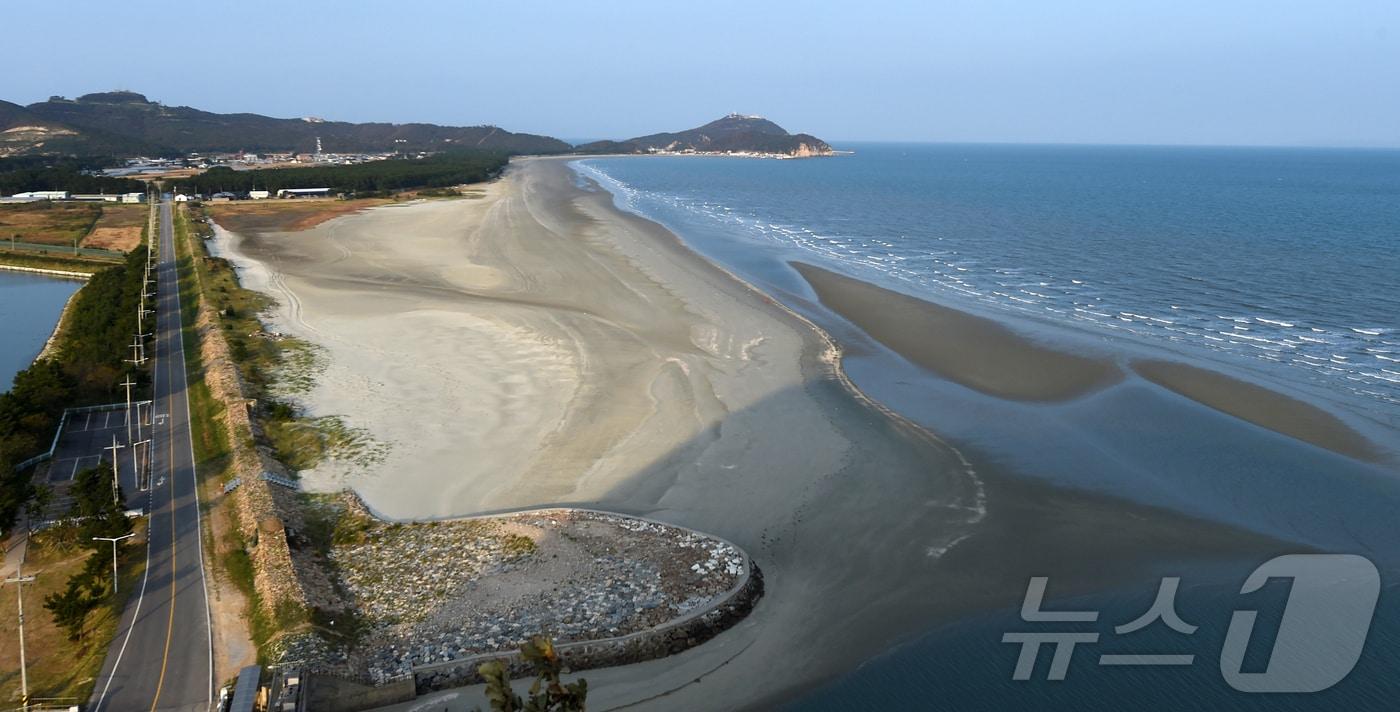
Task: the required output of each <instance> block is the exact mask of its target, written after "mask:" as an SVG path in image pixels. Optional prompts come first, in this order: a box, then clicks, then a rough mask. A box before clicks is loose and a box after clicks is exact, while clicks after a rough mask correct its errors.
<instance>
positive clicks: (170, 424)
mask: <svg viewBox="0 0 1400 712" xmlns="http://www.w3.org/2000/svg"><path fill="white" fill-rule="evenodd" d="M162 227H164V224H163V222H162ZM173 237H174V236H172V240H173ZM172 256H173V255H172ZM176 264H177V265H178V263H176ZM177 269H178V266H177ZM177 278H178V275H177ZM162 299H169V295H168V294H167V295H163V296H162ZM167 321H169V320H168V319H167ZM156 331H157V333H159V331H160V329H159V324H157V329H156ZM157 338H159V337H157ZM156 353H157V355H159V353H160V350H159V347H158V346H157V350H156ZM173 360H174V359H172V358H167V359H165V382H166V384H167V388H170V392H169V393H167V394H166V397H165V410H166V413H167V414H168V415H167V416H166V421H165V423H166V426H167V429H168V431H169V432H168V435H169V437H167V438H166V440H167V442H168V444H169V446H170V453H169V455H168V456H167V459H166V461H165V471H166V474H167V475H168V476H167V478H166V484H167V485H168V486H169V488H170V620H169V621H167V622H166V628H165V652H164V654H163V655H162V656H161V660H160V678H159V679H158V680H157V681H156V694H155V698H154V699H152V700H151V712H155V709H156V705H158V704H159V703H160V691H161V688H162V687H164V686H165V670H166V666H167V665H168V664H169V663H170V641H171V639H172V638H173V637H174V634H175V413H174V409H173V408H171V405H172V403H171V401H173V400H174V393H175V389H174V388H173V386H174V383H175V382H174V381H173V380H171V376H170V362H171V361H173Z"/></svg>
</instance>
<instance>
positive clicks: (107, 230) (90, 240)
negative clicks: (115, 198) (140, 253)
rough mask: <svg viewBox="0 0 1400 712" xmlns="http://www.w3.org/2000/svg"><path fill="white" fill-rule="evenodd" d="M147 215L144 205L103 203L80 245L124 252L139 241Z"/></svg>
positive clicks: (146, 208) (147, 210)
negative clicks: (100, 213)
mask: <svg viewBox="0 0 1400 712" xmlns="http://www.w3.org/2000/svg"><path fill="white" fill-rule="evenodd" d="M149 216H150V208H149V207H147V206H145V205H103V206H102V216H101V217H99V218H98V219H97V224H96V225H94V226H93V228H92V232H90V233H88V236H87V237H85V238H83V244H82V246H83V247H93V248H97V249H102V250H117V251H120V252H126V251H128V250H130V249H132V248H134V247H136V246H137V245H138V244H140V243H141V228H143V227H145V225H146V220H147V219H148V217H149Z"/></svg>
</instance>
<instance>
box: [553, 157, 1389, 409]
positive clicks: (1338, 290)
mask: <svg viewBox="0 0 1400 712" xmlns="http://www.w3.org/2000/svg"><path fill="white" fill-rule="evenodd" d="M852 148H854V149H855V153H854V155H849V156H841V157H836V158H830V159H821V160H803V161H770V160H753V159H727V158H711V157H645V158H603V159H593V160H588V161H585V162H582V163H581V164H580V170H581V171H582V172H583V173H584V174H585V175H588V176H590V177H592V178H595V179H597V180H598V181H600V182H601V183H602V184H603V185H604V186H605V187H607V188H608V189H609V190H610V191H612V192H614V193H615V194H616V195H617V196H618V199H619V202H620V203H622V204H623V205H624V207H627V208H629V209H631V210H634V211H636V212H639V213H641V214H644V215H647V216H649V217H653V218H655V219H657V220H658V221H660V222H662V223H664V224H666V225H668V226H670V227H672V228H673V229H676V230H677V231H678V232H679V233H681V234H682V235H685V234H686V233H687V232H690V231H696V232H704V231H711V232H714V231H718V230H722V231H723V232H725V233H726V234H728V235H730V236H731V237H732V239H733V240H735V241H738V242H745V241H746V242H747V243H748V244H749V245H750V246H751V247H752V248H754V249H756V250H767V251H768V252H769V254H770V255H771V254H779V255H784V256H786V257H788V258H791V259H802V260H806V261H810V262H813V263H816V264H821V265H823V266H826V267H829V268H832V269H835V270H837V271H842V272H845V273H847V274H851V275H852V276H857V277H861V278H863V279H867V280H870V281H874V282H876V283H879V284H881V285H883V286H887V287H892V288H895V289H898V290H900V291H903V292H906V293H909V294H912V295H914V296H921V297H925V298H931V299H934V300H937V301H941V302H944V303H947V304H949V305H951V306H963V307H967V308H972V309H974V310H984V311H991V312H993V313H995V312H1003V313H1007V314H1017V315H1022V316H1030V317H1032V318H1035V319H1039V320H1044V321H1048V322H1050V323H1056V324H1062V325H1066V326H1073V327H1076V328H1080V329H1084V330H1087V331H1089V332H1090V333H1101V334H1108V335H1117V336H1126V337H1129V338H1132V339H1140V340H1145V341H1147V342H1149V343H1154V342H1155V343H1160V344H1164V345H1170V346H1171V347H1172V348H1174V349H1185V350H1187V351H1188V352H1191V351H1195V352H1199V353H1201V354H1204V355H1212V354H1213V355H1215V356H1216V357H1219V358H1223V359H1226V360H1233V361H1235V362H1238V363H1245V364H1248V365H1250V366H1253V367H1256V368H1265V369H1269V370H1270V371H1272V372H1273V373H1275V374H1277V375H1278V376H1279V378H1281V379H1282V380H1286V381H1289V382H1291V383H1294V384H1297V385H1299V386H1302V387H1310V388H1312V389H1313V390H1314V391H1315V392H1317V393H1324V394H1337V393H1343V394H1346V396H1348V400H1349V401H1350V403H1351V405H1353V406H1355V407H1356V408H1359V409H1361V410H1363V411H1365V412H1366V413H1367V414H1368V415H1369V416H1371V417H1374V418H1376V419H1378V420H1380V421H1381V422H1384V423H1386V424H1388V425H1391V426H1395V425H1397V424H1400V249H1397V248H1400V151H1393V150H1391V151H1385V150H1375V151H1368V150H1332V149H1260V148H1175V147H1173V148H1157V147H1107V146H1105V147H1083V146H998V145H891V144H869V145H855V146H852ZM729 257H731V258H732V257H733V252H732V251H731V253H730V255H729Z"/></svg>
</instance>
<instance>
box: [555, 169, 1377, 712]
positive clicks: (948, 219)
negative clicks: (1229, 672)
mask: <svg viewBox="0 0 1400 712" xmlns="http://www.w3.org/2000/svg"><path fill="white" fill-rule="evenodd" d="M843 148H852V149H854V150H855V153H854V155H849V156H841V157H836V158H831V159H820V160H802V161H772V160H754V159H730V158H713V157H638V158H599V159H589V160H587V161H583V162H580V163H578V164H575V165H576V166H578V170H579V172H580V175H581V176H586V177H589V178H592V179H594V180H597V181H598V182H599V183H600V184H601V185H603V186H604V187H605V188H607V189H608V190H609V191H611V192H612V193H613V194H614V195H615V196H616V199H617V202H618V203H619V204H621V205H622V206H623V207H624V208H627V209H630V210H632V211H634V212H637V213H640V214H642V215H645V216H647V217H650V218H652V219H655V220H657V221H658V222H661V223H662V224H664V225H666V226H667V227H669V228H671V229H672V230H673V231H675V232H676V233H677V234H679V235H680V236H681V237H682V238H683V239H684V240H685V241H686V242H687V243H688V244H689V245H690V246H691V247H693V248H694V249H697V250H698V251H700V252H701V253H702V254H705V255H706V256H707V257H710V258H711V259H713V260H715V261H717V262H719V263H720V264H722V265H724V266H726V267H727V268H729V269H731V270H732V271H734V272H735V273H736V274H738V275H740V276H741V277H744V278H745V279H748V280H749V281H751V282H753V283H754V284H756V285H758V286H759V287H760V288H763V289H766V290H769V291H770V292H773V293H774V294H775V296H778V298H780V299H783V300H784V301H787V302H788V303H789V304H792V305H794V307H795V308H797V309H798V310H799V311H801V312H802V313H804V314H806V315H808V316H812V317H813V318H815V319H816V320H817V321H818V322H819V323H821V324H822V325H823V326H824V327H827V328H828V329H834V330H835V331H833V333H834V335H835V336H836V337H837V338H838V339H843V338H844V337H845V336H847V334H846V333H843V332H842V331H841V329H848V328H849V327H842V326H841V324H840V323H839V320H834V319H826V320H823V319H822V318H821V317H822V315H821V314H820V313H819V310H815V311H814V310H813V309H812V308H811V307H810V305H808V306H803V305H802V303H801V302H802V301H803V299H805V295H807V294H808V292H807V291H806V289H805V287H804V286H803V285H802V283H801V282H800V278H799V277H797V276H796V275H795V274H793V273H791V271H790V270H786V269H785V268H784V267H782V265H783V264H784V263H785V262H786V261H789V260H803V261H808V262H812V263H815V264H820V265H822V266H825V267H827V268H830V269H834V270H836V271H840V272H844V273H846V274H849V275H851V276H854V277H858V278H861V279H865V280H868V281H872V282H875V283H878V284H881V285H882V286H886V287H890V288H893V289H897V290H899V291H903V292H906V293H909V294H912V295H915V296H920V297H924V298H928V299H932V300H934V301H938V302H941V303H944V304H948V305H950V306H954V307H961V308H965V309H968V310H971V311H974V312H977V313H981V314H984V315H989V316H993V317H996V316H1003V317H1005V318H1006V319H1007V320H1008V321H1011V322H1013V323H1015V324H1017V325H1018V326H1025V325H1030V326H1031V327H1032V328H1034V329H1036V332H1035V333H1036V334H1037V335H1040V334H1046V335H1048V336H1049V337H1050V338H1058V337H1057V336H1056V334H1060V333H1063V334H1072V335H1073V338H1072V339H1071V340H1072V341H1074V343H1088V344H1091V345H1093V344H1095V343H1098V344H1115V345H1127V347H1128V352H1129V353H1141V352H1142V350H1145V351H1146V352H1148V353H1158V352H1162V351H1165V352H1168V353H1171V354H1173V355H1174V357H1176V358H1180V359H1183V360H1186V361H1190V362H1195V363H1200V364H1202V365H1206V366H1208V367H1210V366H1218V367H1220V368H1222V369H1224V370H1226V371H1229V372H1231V373H1235V374H1241V373H1245V374H1249V375H1250V377H1256V378H1262V379H1263V380H1265V381H1267V382H1268V383H1270V384H1273V385H1276V386H1277V385H1280V384H1282V385H1283V386H1286V390H1288V391H1289V392H1290V393H1292V394H1294V395H1297V396H1299V397H1305V398H1307V399H1310V400H1315V401H1317V402H1322V403H1324V404H1325V405H1326V406H1328V407H1329V408H1330V409H1331V410H1333V412H1337V413H1338V414H1339V415H1343V416H1344V417H1345V418H1346V419H1347V420H1348V422H1350V423H1352V424H1354V425H1358V426H1365V427H1364V428H1363V430H1365V432H1367V434H1368V435H1371V436H1375V437H1377V438H1379V441H1380V442H1381V443H1382V444H1383V447H1392V448H1393V447H1395V444H1396V443H1397V442H1400V440H1397V438H1396V433H1397V432H1400V431H1397V428H1400V151H1361V150H1323V149H1232V148H1153V147H1067V146H980V145H979V146H972V145H890V144H875V145H848V146H843ZM1042 326H1043V327H1044V329H1041V328H1040V327H1042ZM1066 338H1069V337H1066ZM846 368H847V372H848V373H849V374H850V375H851V376H852V378H853V379H854V380H855V382H856V383H857V384H859V385H860V386H861V387H862V388H863V389H864V390H866V392H867V393H869V394H870V395H872V396H873V397H875V398H877V399H879V400H882V401H883V402H885V403H886V404H888V405H891V406H892V407H894V408H895V409H896V410H900V411H901V412H903V413H904V414H906V415H909V416H910V417H912V418H913V419H914V420H915V421H916V422H920V423H922V424H925V425H927V426H929V427H931V428H932V429H934V430H935V431H936V432H939V433H940V434H941V435H943V436H945V437H948V438H949V439H950V440H952V441H953V442H956V443H959V444H960V445H962V446H964V447H967V448H968V449H970V450H971V451H975V452H978V453H982V454H984V455H988V456H990V457H992V458H993V459H994V460H995V461H997V462H998V463H999V464H1001V465H1004V466H1006V467H1008V468H1010V469H1012V470H1015V471H1020V472H1029V473H1034V476H1036V477H1040V478H1043V479H1046V480H1048V481H1051V482H1054V483H1057V484H1061V485H1064V486H1069V487H1078V488H1085V489H1092V490H1097V491H1102V492H1107V493H1110V494H1113V495H1115V496H1119V497H1123V498H1128V499H1133V500H1137V501H1141V502H1144V503H1147V504H1152V505H1156V506H1162V507H1167V508H1171V509H1174V510H1176V511H1180V512H1183V513H1187V514H1190V515H1192V516H1198V517H1203V518H1207V519H1213V520H1217V521H1222V522H1227V523H1230V524H1232V525H1235V526H1239V527H1241V528H1244V529H1249V530H1252V531H1256V532H1261V533H1266V534H1269V535H1272V536H1276V537H1279V538H1281V539H1283V540H1286V541H1294V542H1305V543H1306V545H1310V546H1314V547H1317V548H1318V549H1319V550H1323V551H1340V552H1350V553H1361V554H1363V555H1365V556H1367V557H1368V558H1370V559H1371V560H1372V561H1374V562H1375V563H1376V565H1377V566H1378V567H1379V568H1380V570H1381V576H1382V585H1383V589H1382V592H1381V598H1380V603H1379V606H1378V609H1377V610H1378V613H1377V616H1376V620H1375V622H1374V624H1373V626H1372V628H1371V631H1370V637H1369V638H1368V639H1367V643H1366V648H1365V652H1364V654H1363V656H1362V658H1361V661H1360V663H1359V664H1358V665H1357V667H1356V669H1355V670H1354V671H1353V672H1352V674H1351V675H1350V676H1349V677H1347V678H1346V679H1345V680H1343V681H1342V682H1341V683H1340V684H1338V685H1336V686H1335V687H1333V688H1332V689H1330V690H1327V691H1325V692H1322V693H1318V694H1311V695H1286V696H1279V695H1267V694H1266V695H1246V694H1243V693H1240V692H1237V691H1235V690H1233V689H1231V688H1230V687H1229V686H1228V685H1226V684H1225V682H1224V679H1223V678H1222V676H1221V673H1220V670H1219V653H1220V649H1221V643H1222V638H1223V636H1224V631H1225V630H1226V628H1227V627H1228V623H1229V620H1230V616H1231V614H1232V612H1233V611H1234V610H1236V609H1242V608H1255V609H1257V610H1259V611H1260V613H1259V620H1260V624H1259V630H1260V634H1259V636H1258V637H1257V638H1252V639H1251V642H1250V649H1249V656H1247V658H1246V661H1247V662H1248V663H1249V670H1250V671H1260V670H1263V669H1266V667H1267V665H1268V664H1269V654H1268V651H1269V650H1270V648H1271V646H1272V643H1273V638H1272V636H1271V635H1270V632H1271V631H1272V630H1274V629H1276V628H1277V626H1278V621H1279V620H1280V618H1281V616H1282V613H1281V612H1282V609H1283V606H1284V603H1285V601H1286V600H1287V598H1288V595H1289V591H1288V586H1287V585H1286V580H1284V583H1285V585H1283V586H1282V587H1280V586H1276V585H1275V584H1274V583H1271V584H1269V586H1268V587H1266V590H1265V591H1263V592H1258V593H1255V594H1253V595H1252V596H1242V595H1241V594H1240V589H1241V582H1242V581H1243V579H1244V577H1245V576H1246V575H1247V574H1248V573H1249V571H1251V570H1252V569H1253V568H1254V566H1255V565H1257V564H1258V563H1259V562H1257V561H1240V562H1234V563H1231V562H1217V563H1215V564H1210V565H1207V566H1205V567H1202V566H1201V565H1199V563H1183V564H1182V565H1181V568H1182V571H1181V573H1182V575H1183V580H1182V590H1181V594H1180V595H1179V597H1178V599H1177V600H1178V608H1177V610H1178V612H1179V613H1180V614H1181V616H1182V617H1183V618H1184V619H1185V620H1187V621H1188V622H1189V623H1192V624H1197V625H1200V630H1199V631H1198V632H1197V633H1196V634H1195V635H1194V636H1192V637H1186V636H1182V635H1179V634H1177V633H1175V632H1173V631H1171V630H1167V629H1163V628H1162V627H1161V626H1160V625H1159V626H1157V627H1156V628H1154V629H1149V630H1147V631H1143V632H1142V633H1140V634H1137V635H1136V636H1135V637H1133V638H1129V639H1116V638H1114V636H1111V635H1110V634H1111V633H1112V632H1113V631H1112V628H1113V626H1114V625H1116V624H1120V623H1124V622H1126V621H1129V620H1132V619H1134V618H1136V617H1137V616H1138V615H1139V614H1141V613H1142V612H1143V611H1145V610H1146V609H1147V608H1148V607H1150V604H1151V603H1152V599H1153V595H1154V594H1155V589H1151V588H1144V587H1142V586H1137V585H1135V586H1133V587H1129V588H1125V589H1122V590H1110V591H1100V592H1097V593H1094V594H1091V595H1086V596H1081V597H1078V598H1075V599H1073V600H1069V601H1056V602H1055V604H1054V607H1055V608H1063V609H1084V610H1097V611H1100V612H1101V614H1102V615H1101V619H1100V621H1099V622H1098V623H1097V624H1094V625H1089V626H1080V627H1078V628H1076V630H1088V631H1097V632H1100V633H1103V634H1104V642H1105V645H1102V646H1095V648H1094V649H1092V650H1090V649H1086V650H1085V652H1084V653H1083V654H1077V655H1076V656H1075V657H1074V658H1073V660H1072V662H1071V667H1070V670H1069V676H1068V678H1067V680H1065V681H1046V680H1045V679H1044V677H1045V672H1046V668H1047V666H1048V658H1049V652H1048V651H1045V652H1042V654H1041V662H1040V665H1039V666H1038V667H1037V668H1036V677H1037V680H1034V681H1028V682H1015V681H1013V680H1012V679H1011V675H1012V670H1013V669H1014V668H1015V665H1016V660H1017V654H1018V652H1019V649H1018V647H1017V646H1015V645H1011V644H1006V643H1003V642H1002V641H1001V636H1002V634H1003V633H1004V632H1007V631H1016V630H1027V629H1030V630H1034V629H1035V628H1034V626H1028V625H1026V624H1024V623H1023V622H1022V621H1021V620H1020V619H1019V616H1018V611H1016V610H1005V611H999V612H998V611H992V612H987V613H985V614H982V615H978V616H974V617H970V618H966V619H963V620H960V621H956V622H953V623H950V624H949V625H947V626H945V627H941V628H939V629H937V630H933V631H911V637H910V639H909V640H908V641H906V642H904V643H903V644H902V645H899V646H897V647H894V648H893V649H891V650H889V651H888V652H886V653H885V654H884V655H882V656H881V657H878V658H876V659H873V660H871V661H869V662H868V663H867V664H866V665H864V666H862V667H860V668H859V669H857V670H855V671H852V672H850V673H848V674H846V675H843V676H841V677H838V678H836V679H833V680H830V681H828V682H827V683H826V684H822V685H818V686H815V687H814V688H813V689H812V690H810V691H809V693H808V694H805V695H802V696H800V698H799V699H798V700H797V701H795V702H794V703H792V704H791V705H790V709H792V710H804V711H805V710H889V709H948V710H1003V709H1048V710H1066V711H1067V710H1076V711H1078V710H1090V709H1092V710H1120V709H1143V710H1149V709H1150V710H1158V709H1161V710H1179V709H1241V710H1273V709H1284V710H1295V711H1297V710H1330V709H1356V710H1390V709H1397V708H1400V707H1398V706H1397V705H1398V704H1400V703H1397V702H1396V701H1397V700H1400V676H1397V675H1395V674H1394V672H1393V666H1394V663H1395V660H1396V659H1398V658H1400V553H1397V552H1400V547H1398V546H1397V543H1400V536H1397V532H1400V529H1397V524H1396V522H1400V484H1397V482H1400V480H1397V475H1398V474H1400V473H1396V472H1395V470H1394V468H1393V465H1392V464H1381V465H1374V464H1364V463H1359V462H1356V461H1352V460H1349V459H1347V458H1343V457H1339V456H1336V455H1334V454H1331V453H1326V452H1322V451H1319V450H1317V449H1316V448H1310V447H1308V446H1305V445H1302V444H1300V443H1297V442H1296V441H1289V440H1288V439H1287V438H1284V437H1282V436H1278V435H1276V434H1273V433H1268V432H1266V431H1262V430H1261V429H1258V428H1252V427H1251V426H1248V425H1247V424H1243V423H1240V422H1239V421H1234V420H1233V419H1230V418H1228V417H1226V416H1222V415H1220V414H1218V413H1213V412H1210V411H1208V410H1207V409H1203V408H1201V407H1198V406H1196V405H1195V404H1191V403H1187V402H1183V401H1182V400H1181V399H1173V398H1170V397H1162V396H1161V395H1160V394H1158V393H1156V392H1155V391H1153V389H1151V388H1149V387H1146V386H1141V385H1138V386H1128V387H1124V388H1122V389H1115V392H1110V393H1105V394H1102V395H1098V396H1093V397H1089V398H1085V399H1081V400H1080V401H1077V402H1071V403H1067V404H1061V405H1053V406H1046V405H1024V404H1014V403H1006V402H996V399H991V398H985V397H981V396H978V395H976V394H969V393H965V392H963V390H962V389H958V388H956V387H953V388H949V387H946V386H941V385H938V384H936V383H933V382H932V381H934V380H936V379H922V380H921V379H919V377H918V376H917V374H914V373H912V370H913V369H912V367H910V366H908V365H907V364H905V365H900V364H899V363H897V362H896V361H892V360H890V359H889V358H886V357H883V356H881V355H880V354H878V353H874V352H873V351H872V350H870V349H864V350H860V349H857V350H853V351H851V352H848V354H847V359H846ZM1144 419H1145V420H1148V421H1151V423H1152V425H1153V427H1143V425H1144V423H1143V422H1142V421H1144ZM892 585H897V583H896V582H892ZM932 595H936V593H935V594H932ZM1071 628H1074V626H1071ZM1106 648H1107V649H1106ZM1101 652H1120V653H1140V652H1165V653H1194V654H1195V655H1196V656H1197V657H1196V662H1195V664H1194V665H1192V666H1189V667H1168V668H1113V669H1106V668H1102V667H1099V666H1098V665H1097V664H1096V660H1097V654H1098V653H1101Z"/></svg>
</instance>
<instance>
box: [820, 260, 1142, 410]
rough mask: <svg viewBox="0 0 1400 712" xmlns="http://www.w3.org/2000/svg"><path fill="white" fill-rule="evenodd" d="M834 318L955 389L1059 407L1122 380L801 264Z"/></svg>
mask: <svg viewBox="0 0 1400 712" xmlns="http://www.w3.org/2000/svg"><path fill="white" fill-rule="evenodd" d="M792 266H793V268H795V269H796V270H797V271H798V272H799V273H801V274H802V277H803V279H805V280H807V283H808V284H810V285H811V286H812V290H813V291H815V292H816V293H817V297H818V298H819V299H821V301H822V304H825V305H826V306H827V307H828V308H830V309H831V310H832V311H834V312H836V313H837V314H840V315H841V316H843V317H845V318H846V319H848V320H850V321H851V322H852V323H854V324H855V325H856V326H859V327H860V328H861V330H862V331H864V332H865V333H867V334H870V336H872V337H874V338H875V340H877V341H879V342H881V343H883V344H884V345H886V346H888V347H889V348H890V349H892V350H894V351H895V352H896V353H898V354H900V355H901V356H903V357H904V358H906V359H908V360H910V361H911V362H913V363H914V364H916V365H918V366H922V367H924V368H926V369H928V370H930V371H933V372H934V373H937V374H938V375H940V376H943V377H944V378H947V379H948V380H950V381H953V382H954V383H957V384H960V385H963V386H967V387H968V388H972V389H974V390H977V391H980V392H982V393H986V394H988V395H993V396H998V397H1001V398H1014V399H1017V400H1033V401H1043V400H1059V399H1063V398H1071V397H1074V396H1078V395H1083V394H1084V393H1088V392H1089V391H1093V390H1096V389H1098V388H1103V387H1104V386H1108V385H1111V384H1113V383H1115V382H1117V381H1119V380H1121V379H1122V377H1123V374H1122V372H1121V371H1120V370H1119V369H1118V367H1117V366H1115V365H1114V364H1113V363H1112V362H1111V361H1109V360H1108V359H1102V358H1091V357H1087V356H1080V355H1077V354H1071V353H1066V352H1064V351H1058V350H1055V349H1051V348H1046V347H1044V346H1040V345H1038V344H1036V343H1034V342H1032V341H1030V340H1028V339H1026V338H1025V337H1023V336H1021V335H1019V334H1017V333H1016V332H1014V331H1012V330H1010V329H1008V328H1006V327H1005V326H1002V325H1001V324H998V323H997V322H995V321H992V320H991V319H985V318H983V317H979V316H974V315H972V314H968V313H967V312H963V311H959V310H957V309H949V308H948V307H945V306H941V305H938V304H934V303H932V302H926V301H924V300H922V299H916V298H914V297H910V296H907V295H904V294H900V293H898V292H894V291H891V290H888V289H882V288H880V287H877V286H875V285H873V284H870V283H868V282H862V281H860V280H857V279H851V278H850V277H846V276H844V275H840V274H836V273H835V272H831V271H829V270H825V269H822V268H820V267H815V266H812V265H808V264H803V263H800V262H794V263H792Z"/></svg>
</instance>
